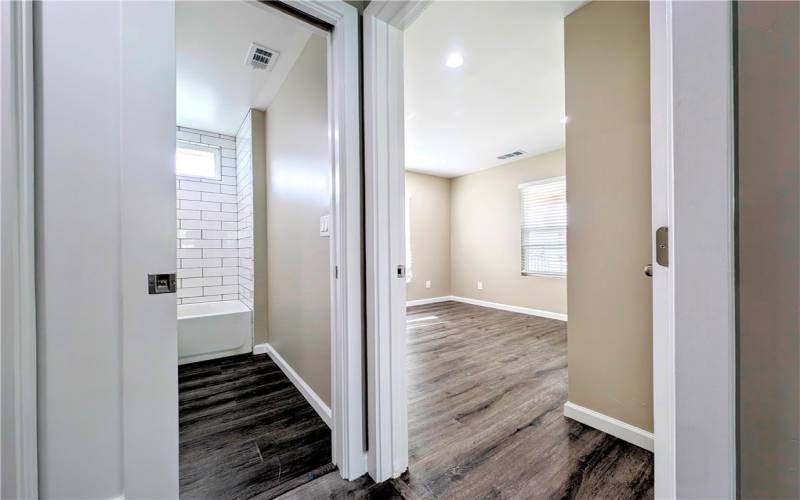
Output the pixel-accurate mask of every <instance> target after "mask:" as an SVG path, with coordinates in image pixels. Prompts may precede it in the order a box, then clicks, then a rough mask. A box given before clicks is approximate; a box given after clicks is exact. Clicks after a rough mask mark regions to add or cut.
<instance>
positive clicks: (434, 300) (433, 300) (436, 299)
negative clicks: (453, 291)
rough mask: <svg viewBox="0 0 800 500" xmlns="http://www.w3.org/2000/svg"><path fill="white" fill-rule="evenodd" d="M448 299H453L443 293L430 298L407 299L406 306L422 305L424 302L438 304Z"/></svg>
mask: <svg viewBox="0 0 800 500" xmlns="http://www.w3.org/2000/svg"><path fill="white" fill-rule="evenodd" d="M448 300H453V297H451V296H450V295H445V296H442V297H431V298H430V299H417V300H409V301H408V302H406V307H411V306H424V305H426V304H438V303H439V302H447V301H448Z"/></svg>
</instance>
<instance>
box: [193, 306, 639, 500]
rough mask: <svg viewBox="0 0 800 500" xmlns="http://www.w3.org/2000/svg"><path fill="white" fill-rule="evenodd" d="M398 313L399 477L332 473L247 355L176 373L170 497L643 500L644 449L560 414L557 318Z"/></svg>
mask: <svg viewBox="0 0 800 500" xmlns="http://www.w3.org/2000/svg"><path fill="white" fill-rule="evenodd" d="M408 320H409V321H408V362H409V454H410V456H409V471H408V472H407V473H406V474H404V475H403V476H402V477H401V478H399V479H396V480H393V481H388V482H385V483H381V484H375V483H374V482H372V481H371V480H370V479H369V478H368V477H366V476H364V477H362V478H360V479H359V480H357V481H344V480H342V479H341V477H340V476H339V474H338V472H337V471H333V466H331V465H330V464H329V458H330V433H329V432H328V431H327V428H326V427H325V424H324V423H322V421H321V420H320V419H319V417H318V416H317V415H316V413H314V411H313V409H312V408H311V407H310V406H309V405H308V403H307V402H306V401H305V400H304V399H303V397H302V396H301V395H300V393H299V392H297V390H296V389H295V388H294V387H293V386H292V385H291V382H290V381H289V380H288V379H287V378H286V377H285V376H283V374H282V373H281V372H280V370H279V369H278V368H277V367H276V366H275V365H274V363H272V361H270V360H269V358H268V357H266V356H249V355H247V356H237V357H235V358H229V361H227V362H226V363H220V362H217V363H213V362H208V363H199V364H196V365H189V366H188V367H182V368H181V375H180V386H181V497H182V498H219V499H223V498H224V499H227V498H250V497H256V498H272V497H274V496H276V495H279V494H280V493H284V494H283V495H282V496H280V499H281V500H304V499H318V498H360V499H389V498H392V499H393V498H401V497H402V498H406V499H429V498H445V499H464V500H469V499H485V498H509V499H539V498H542V499H545V498H553V499H556V498H559V499H562V498H563V499H565V498H592V499H595V498H598V499H639V498H652V496H653V455H652V454H651V453H650V452H647V451H645V450H643V449H641V448H638V447H636V446H633V445H631V444H628V443H626V442H624V441H621V440H619V439H616V438H613V437H611V436H609V435H607V434H604V433H602V432H599V431H596V430H594V429H592V428H590V427H587V426H584V425H582V424H580V423H578V422H575V421H572V420H570V419H567V418H566V417H564V416H563V404H564V402H565V401H566V397H567V369H566V368H567V365H566V363H567V344H566V340H567V334H566V323H563V322H560V321H555V320H549V319H544V318H537V317H534V316H526V315H522V314H517V313H511V312H505V311H498V310H495V309H487V308H483V307H478V306H473V305H468V304H462V303H457V302H445V303H440V304H431V305H426V306H417V307H412V308H409V310H408ZM252 359H255V360H256V361H257V362H255V363H254V362H252ZM323 430H324V432H323ZM309 443H313V444H309ZM322 449H324V452H323V451H321V450H322ZM302 471H305V472H302ZM289 476H291V477H292V478H293V479H292V481H286V478H288V477H289ZM314 477H316V479H314V480H313V481H309V479H310V478H314Z"/></svg>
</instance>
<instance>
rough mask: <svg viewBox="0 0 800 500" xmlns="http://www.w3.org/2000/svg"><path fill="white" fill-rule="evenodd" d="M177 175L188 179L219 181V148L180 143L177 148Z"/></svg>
mask: <svg viewBox="0 0 800 500" xmlns="http://www.w3.org/2000/svg"><path fill="white" fill-rule="evenodd" d="M175 173H176V174H177V175H181V176H186V177H199V178H202V179H217V180H219V179H220V161H219V148H217V147H214V146H207V145H205V144H195V143H193V142H184V141H178V142H177V146H176V147H175Z"/></svg>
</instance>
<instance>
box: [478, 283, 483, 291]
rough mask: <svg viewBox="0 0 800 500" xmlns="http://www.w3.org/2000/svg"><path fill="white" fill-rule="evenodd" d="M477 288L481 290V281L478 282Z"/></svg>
mask: <svg viewBox="0 0 800 500" xmlns="http://www.w3.org/2000/svg"><path fill="white" fill-rule="evenodd" d="M478 290H483V281H479V282H478Z"/></svg>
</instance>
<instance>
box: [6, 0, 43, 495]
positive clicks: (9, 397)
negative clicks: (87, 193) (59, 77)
mask: <svg viewBox="0 0 800 500" xmlns="http://www.w3.org/2000/svg"><path fill="white" fill-rule="evenodd" d="M0 51H2V52H1V53H0V94H1V99H2V101H0V131H1V132H2V170H0V188H2V193H0V202H1V203H2V205H0V216H1V218H2V225H1V226H0V228H2V230H1V231H0V250H1V253H0V254H1V255H2V263H1V265H0V283H2V288H1V289H0V303H1V304H2V306H1V308H0V318H2V323H0V331H2V336H1V337H2V344H1V345H0V354H2V361H0V366H2V377H1V378H2V385H3V391H2V428H3V431H2V432H3V433H2V439H1V440H0V441H2V450H0V464H2V480H0V481H2V482H0V496H1V497H3V498H37V497H38V495H39V493H38V490H39V488H38V464H37V461H38V454H37V451H38V450H37V447H38V439H37V413H36V412H37V401H36V398H37V392H36V299H35V288H34V281H35V280H34V277H35V275H34V260H35V259H34V204H33V199H34V198H33V197H34V142H33V141H34V108H33V95H34V80H33V3H32V2H3V3H2V5H0ZM9 379H10V382H9ZM8 389H11V390H8Z"/></svg>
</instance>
